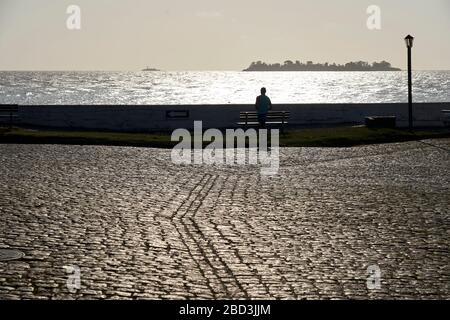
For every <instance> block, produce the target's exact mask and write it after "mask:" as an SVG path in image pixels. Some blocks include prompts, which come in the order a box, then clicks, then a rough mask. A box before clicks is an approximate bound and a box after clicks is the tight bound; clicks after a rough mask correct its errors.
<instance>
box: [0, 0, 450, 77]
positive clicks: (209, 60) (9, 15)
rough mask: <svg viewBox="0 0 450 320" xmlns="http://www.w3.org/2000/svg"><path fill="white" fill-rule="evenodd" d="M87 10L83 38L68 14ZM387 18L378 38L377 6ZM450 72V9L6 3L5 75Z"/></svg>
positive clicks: (114, 0)
mask: <svg viewBox="0 0 450 320" xmlns="http://www.w3.org/2000/svg"><path fill="white" fill-rule="evenodd" d="M71 4H75V5H78V6H79V7H80V8H81V30H69V29H68V28H67V27H66V20H67V18H68V17H69V15H68V14H67V13H66V9H67V7H68V6H69V5H71ZM370 5H377V6H379V7H380V8H381V30H369V29H368V28H367V26H366V21H367V18H368V17H369V15H368V14H367V13H366V10H367V8H368V6H370ZM408 33H411V34H412V35H414V36H415V37H416V42H415V47H414V51H413V54H414V68H415V69H425V70H436V69H446V70H450V0H426V1H425V0H369V1H366V0H339V1H336V0H312V1H306V0H304V1H302V0H70V1H66V0H0V70H139V69H141V68H143V67H145V66H147V65H148V66H150V67H156V68H160V69H164V70H241V69H243V68H245V67H247V66H248V65H249V64H250V62H252V61H256V60H263V61H266V62H283V61H285V60H286V59H291V60H301V61H307V60H313V61H316V62H327V61H328V62H337V63H344V62H348V61H352V60H364V61H369V62H373V61H379V60H383V59H384V60H387V61H390V62H391V63H392V64H393V65H394V66H397V67H400V68H405V65H406V62H405V60H406V59H405V57H406V48H405V44H404V41H403V38H404V36H406V35H407V34H408Z"/></svg>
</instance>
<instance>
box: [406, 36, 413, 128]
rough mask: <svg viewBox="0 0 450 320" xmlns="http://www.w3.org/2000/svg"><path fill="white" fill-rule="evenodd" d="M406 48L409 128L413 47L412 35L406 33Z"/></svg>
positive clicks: (410, 120)
mask: <svg viewBox="0 0 450 320" xmlns="http://www.w3.org/2000/svg"><path fill="white" fill-rule="evenodd" d="M405 42H406V47H407V48H408V121H409V129H412V128H413V110H412V70H411V65H412V63H411V48H412V47H413V43H414V37H413V36H411V35H407V36H406V38H405Z"/></svg>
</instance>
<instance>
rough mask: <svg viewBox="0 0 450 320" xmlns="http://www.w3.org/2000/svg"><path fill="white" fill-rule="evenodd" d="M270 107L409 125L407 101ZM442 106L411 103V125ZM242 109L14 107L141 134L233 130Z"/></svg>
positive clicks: (323, 117)
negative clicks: (198, 125)
mask: <svg viewBox="0 0 450 320" xmlns="http://www.w3.org/2000/svg"><path fill="white" fill-rule="evenodd" d="M274 109H275V110H285V111H290V113H291V118H290V120H289V124H290V125H292V126H306V125H334V124H336V125H338V124H345V123H348V124H363V123H364V118H365V117H366V116H396V117H397V125H398V126H407V124H408V121H407V119H408V105H407V104H402V103H382V104H381V103H380V104H378V103H377V104H284V105H274ZM443 109H450V103H449V102H447V103H415V104H414V119H415V121H414V125H415V126H443V122H442V119H441V117H442V116H441V110H443ZM245 110H249V111H251V110H254V106H253V105H176V106H170V105H166V106H161V105H156V106H144V105H126V106H115V105H110V106H106V105H84V106H83V105H82V106H70V105H56V106H50V105H45V106H19V117H20V122H21V123H22V124H25V125H33V126H45V127H54V128H71V129H90V130H113V131H140V132H146V131H170V130H174V129H177V128H188V129H189V128H192V127H193V122H194V121H195V120H202V121H203V127H204V128H234V127H237V122H238V121H239V112H240V111H245Z"/></svg>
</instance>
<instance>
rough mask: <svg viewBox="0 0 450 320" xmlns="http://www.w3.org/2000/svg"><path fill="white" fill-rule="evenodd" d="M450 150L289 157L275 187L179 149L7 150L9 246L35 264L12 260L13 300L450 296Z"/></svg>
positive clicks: (4, 277) (0, 182)
mask: <svg viewBox="0 0 450 320" xmlns="http://www.w3.org/2000/svg"><path fill="white" fill-rule="evenodd" d="M449 150H450V140H449V139H442V140H433V141H428V142H427V143H422V142H408V143H398V144H387V145H374V146H364V147H355V148H336V149H334V148H328V149H322V148H292V149H282V150H281V152H280V153H281V159H280V173H279V175H278V176H274V177H264V176H261V175H260V170H259V168H258V167H257V166H201V165H196V166H177V165H174V164H172V163H171V161H170V151H168V150H159V149H143V148H123V147H98V146H97V147H94V146H55V145H53V146H51V145H0V166H1V169H0V170H1V171H0V219H1V224H0V248H10V249H17V250H21V251H23V252H24V253H25V254H26V256H25V257H24V258H23V259H21V260H18V261H9V262H0V299H20V298H23V299H86V298H87V299H182V298H185V299H211V298H225V299H241V298H252V299H304V298H307V299H319V298H333V299H348V298H354V299H368V298H375V299H378V298H423V299H435V298H445V299H449V298H450V268H449V265H450V264H449V262H450V261H449V247H448V245H449V243H450V233H449V230H450V228H449V227H450V223H449V211H450V210H449V204H450V152H449ZM371 265H377V266H379V267H380V269H381V283H380V288H379V289H374V290H370V289H368V287H367V279H368V277H369V275H368V273H367V267H368V266H371ZM64 266H78V267H80V271H81V287H80V289H78V290H77V291H76V292H75V293H70V292H69V290H68V288H67V280H68V276H69V274H67V273H66V270H65V269H64V268H63V267H64Z"/></svg>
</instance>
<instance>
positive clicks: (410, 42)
mask: <svg viewBox="0 0 450 320" xmlns="http://www.w3.org/2000/svg"><path fill="white" fill-rule="evenodd" d="M405 42H406V46H407V47H408V48H412V47H413V43H414V37H413V36H412V35H410V34H408V35H407V36H406V38H405Z"/></svg>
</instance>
